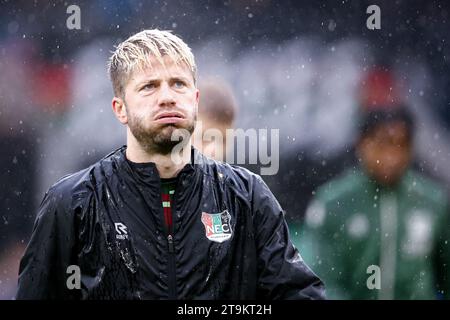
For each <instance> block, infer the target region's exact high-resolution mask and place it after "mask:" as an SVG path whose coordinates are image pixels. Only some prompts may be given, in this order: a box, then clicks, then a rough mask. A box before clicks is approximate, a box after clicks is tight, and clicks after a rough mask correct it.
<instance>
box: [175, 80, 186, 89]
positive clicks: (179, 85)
mask: <svg viewBox="0 0 450 320" xmlns="http://www.w3.org/2000/svg"><path fill="white" fill-rule="evenodd" d="M174 86H175V88H178V89H180V88H184V87H185V86H186V85H185V84H184V82H183V81H175V82H174Z"/></svg>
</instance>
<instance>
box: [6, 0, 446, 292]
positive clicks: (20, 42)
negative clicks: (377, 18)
mask: <svg viewBox="0 0 450 320" xmlns="http://www.w3.org/2000/svg"><path fill="white" fill-rule="evenodd" d="M71 4H76V5H78V6H79V7H80V9H81V29H80V30H69V29H68V28H67V27H66V20H67V18H68V17H69V14H67V13H66V8H67V7H68V6H69V5H71ZM371 4H376V5H378V6H379V7H380V8H381V29H380V30H369V29H368V28H367V27H366V20H367V18H368V16H369V15H368V14H367V13H366V8H367V7H368V6H369V5H371ZM449 14H450V10H449V6H448V4H447V3H446V2H445V1H442V2H438V1H406V0H397V1H381V0H376V1H324V2H320V3H319V2H312V1H298V0H296V1H294V0H292V1H289V0H287V1H274V0H227V1H193V0H186V1H159V0H155V1H137V0H120V1H107V0H97V1H81V0H74V1H25V0H23V1H20V0H18V1H1V2H0V145H1V147H0V150H1V151H0V163H1V166H0V298H1V299H10V298H11V297H12V296H13V294H14V291H15V285H16V282H17V268H18V261H19V259H20V256H21V254H22V252H23V249H24V246H25V245H26V243H27V241H28V239H29V236H30V234H31V229H32V225H33V221H34V218H35V213H36V209H37V206H38V205H39V202H40V200H41V199H42V197H43V195H44V193H45V191H46V190H47V189H48V188H49V187H50V185H51V184H52V183H54V182H55V181H56V180H57V179H58V178H60V177H61V176H63V175H64V174H67V173H70V172H74V171H76V170H78V169H80V168H82V167H85V166H87V165H89V164H90V163H93V162H95V161H96V160H98V159H99V158H101V157H103V156H104V155H105V154H107V153H108V152H109V151H111V150H113V149H114V148H116V147H118V146H120V145H122V144H124V143H125V129H124V128H123V127H122V126H121V125H120V124H119V123H118V122H117V121H116V120H115V118H114V117H113V114H112V112H111V109H110V105H111V98H112V88H111V85H110V83H109V79H108V77H107V74H106V61H107V58H108V57H109V55H110V51H111V50H113V48H114V45H116V44H118V43H119V42H120V41H121V40H124V39H125V38H126V37H128V36H129V35H131V34H132V33H135V32H137V31H139V30H142V29H148V28H160V29H169V30H173V32H174V33H175V34H177V35H180V36H181V37H182V38H183V39H184V40H185V41H186V42H187V43H188V44H189V45H190V46H191V48H192V49H193V51H194V54H195V56H196V59H197V65H198V67H199V77H200V79H201V78H202V77H209V78H210V79H211V77H212V78H214V77H217V78H222V79H225V80H226V81H227V82H228V83H229V84H230V86H231V88H232V90H233V92H234V95H235V97H236V100H237V104H238V106H239V109H238V114H237V119H236V124H235V126H236V127H238V128H243V129H248V128H256V129H259V128H268V129H271V128H273V129H279V130H280V170H279V172H278V173H277V174H276V175H274V176H263V178H264V180H265V181H266V182H267V183H268V184H269V186H270V187H271V189H272V190H273V192H274V193H275V195H276V196H277V198H278V199H279V201H280V203H281V204H282V206H283V207H284V208H285V209H286V212H287V218H288V221H292V220H296V221H298V220H299V219H302V218H303V215H304V211H305V208H306V205H307V203H308V201H309V200H310V198H311V196H312V194H313V191H314V189H315V188H316V187H317V186H318V185H320V184H322V183H323V182H325V181H327V180H329V179H331V178H332V177H334V176H336V175H337V174H338V173H339V172H341V171H342V170H343V169H344V168H346V167H348V166H352V165H354V163H355V159H354V156H353V152H352V150H353V144H354V139H355V132H356V126H357V114H358V110H360V108H361V107H362V106H364V105H366V106H367V105H370V104H371V102H373V101H379V102H380V103H390V102H392V101H402V102H404V103H406V104H407V105H408V106H409V107H410V108H411V110H412V111H413V113H414V115H415V116H416V118H417V122H418V123H419V125H418V128H417V132H416V145H415V166H416V167H417V168H419V169H420V170H421V171H422V172H424V173H426V174H427V175H429V176H431V177H433V178H435V179H437V180H439V181H441V182H442V183H444V184H445V185H446V186H447V187H448V186H449V183H450V169H449V165H450V133H449V127H450V33H449V32H448V30H449V27H450V20H449V19H450V17H449ZM248 167H249V168H250V169H252V170H254V171H256V172H258V171H259V170H258V167H259V166H258V165H256V166H255V165H249V166H248Z"/></svg>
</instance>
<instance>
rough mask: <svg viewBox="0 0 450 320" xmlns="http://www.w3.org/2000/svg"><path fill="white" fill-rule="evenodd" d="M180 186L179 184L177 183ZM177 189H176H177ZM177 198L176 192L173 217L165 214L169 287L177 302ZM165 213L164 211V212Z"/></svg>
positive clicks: (171, 297) (170, 297)
mask: <svg viewBox="0 0 450 320" xmlns="http://www.w3.org/2000/svg"><path fill="white" fill-rule="evenodd" d="M177 184H178V183H177ZM175 189H176V188H175ZM175 197H176V191H175V194H174V196H173V201H171V204H170V207H171V208H170V209H171V210H170V214H171V216H170V217H169V216H166V215H165V214H164V221H165V225H166V230H167V238H166V239H167V249H168V252H169V254H168V266H167V268H168V270H167V282H168V283H167V285H168V289H169V295H168V296H169V300H176V299H177V280H176V264H175V258H176V256H175V245H174V239H173V213H172V209H174V208H175ZM163 211H164V210H163Z"/></svg>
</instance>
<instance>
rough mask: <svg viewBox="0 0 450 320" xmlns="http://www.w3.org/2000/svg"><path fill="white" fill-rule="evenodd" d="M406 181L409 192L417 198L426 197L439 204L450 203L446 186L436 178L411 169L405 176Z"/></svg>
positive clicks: (445, 204)
mask: <svg viewBox="0 0 450 320" xmlns="http://www.w3.org/2000/svg"><path fill="white" fill-rule="evenodd" d="M404 183H405V185H406V187H407V188H408V194H410V195H412V196H414V197H416V198H417V197H418V198H422V199H426V200H427V201H430V202H432V203H434V204H435V205H437V206H447V205H448V196H447V191H446V188H445V187H444V186H443V185H441V184H440V183H439V182H437V181H436V180H433V179H431V178H429V177H427V176H425V175H423V174H421V173H419V172H417V171H413V170H410V171H408V173H407V174H406V176H405V180H404Z"/></svg>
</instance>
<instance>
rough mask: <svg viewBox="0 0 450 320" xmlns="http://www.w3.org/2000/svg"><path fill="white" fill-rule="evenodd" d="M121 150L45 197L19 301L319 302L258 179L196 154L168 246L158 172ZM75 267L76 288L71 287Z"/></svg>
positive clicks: (184, 175) (23, 267) (182, 179)
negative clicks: (133, 162) (78, 278)
mask: <svg viewBox="0 0 450 320" xmlns="http://www.w3.org/2000/svg"><path fill="white" fill-rule="evenodd" d="M125 150H126V146H124V147H122V148H120V149H118V150H117V151H115V152H113V153H111V154H110V155H108V156H106V157H105V158H103V159H102V160H100V161H99V162H97V163H96V164H94V165H93V166H91V167H89V168H87V169H85V170H82V171H80V172H77V173H75V174H72V175H69V176H66V177H64V178H62V179H61V180H60V181H59V182H58V183H56V184H55V185H54V186H52V187H51V188H50V190H49V191H48V192H47V194H46V195H45V197H44V200H43V201H42V204H41V206H40V209H39V213H38V216H37V219H36V222H35V226H34V230H33V234H32V237H31V240H30V243H29V244H28V247H27V249H26V252H25V254H24V256H23V258H22V260H21V263H20V271H19V273H20V275H19V288H18V293H17V299H48V298H50V299H52V298H56V299H258V298H263V299H316V298H323V297H324V289H323V284H322V282H321V281H320V279H318V278H317V276H316V275H315V274H314V273H313V272H312V271H311V270H310V269H309V268H308V267H307V266H306V265H305V263H304V262H303V261H302V259H301V257H300V255H299V253H298V251H297V249H295V248H294V247H293V245H292V243H291V241H290V238H289V234H288V228H287V225H286V222H285V220H284V214H283V210H282V209H281V207H280V205H279V203H278V202H277V200H276V199H275V197H274V196H273V194H272V193H271V192H270V190H269V189H268V187H267V186H266V184H265V183H264V182H263V181H262V179H261V178H260V177H259V176H258V175H255V174H253V173H251V172H250V171H248V170H246V169H243V168H241V167H237V166H231V165H228V164H226V163H220V162H216V161H212V160H210V159H208V158H206V157H205V156H203V155H202V154H201V153H199V152H198V151H197V150H196V149H194V148H192V159H191V160H193V161H194V162H193V164H188V165H186V166H185V167H184V168H183V170H182V171H181V172H180V174H179V175H178V182H177V187H176V192H175V199H174V205H173V231H172V232H171V233H172V234H173V239H168V231H167V229H166V228H165V223H164V218H163V208H162V205H161V193H160V178H159V175H158V171H157V170H156V166H155V164H154V163H147V164H144V165H140V166H139V167H138V168H135V167H134V166H131V165H130V163H129V162H128V160H127V159H126V157H125ZM212 214H215V215H212ZM169 238H170V237H169ZM169 242H170V243H169ZM71 265H75V266H77V267H79V270H80V274H81V281H80V282H81V288H80V289H77V288H73V287H72V288H73V289H69V288H68V285H67V282H68V279H69V277H71V276H72V275H74V274H75V273H74V271H73V269H70V268H69V269H68V267H69V266H71ZM72 280H73V277H72Z"/></svg>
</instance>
